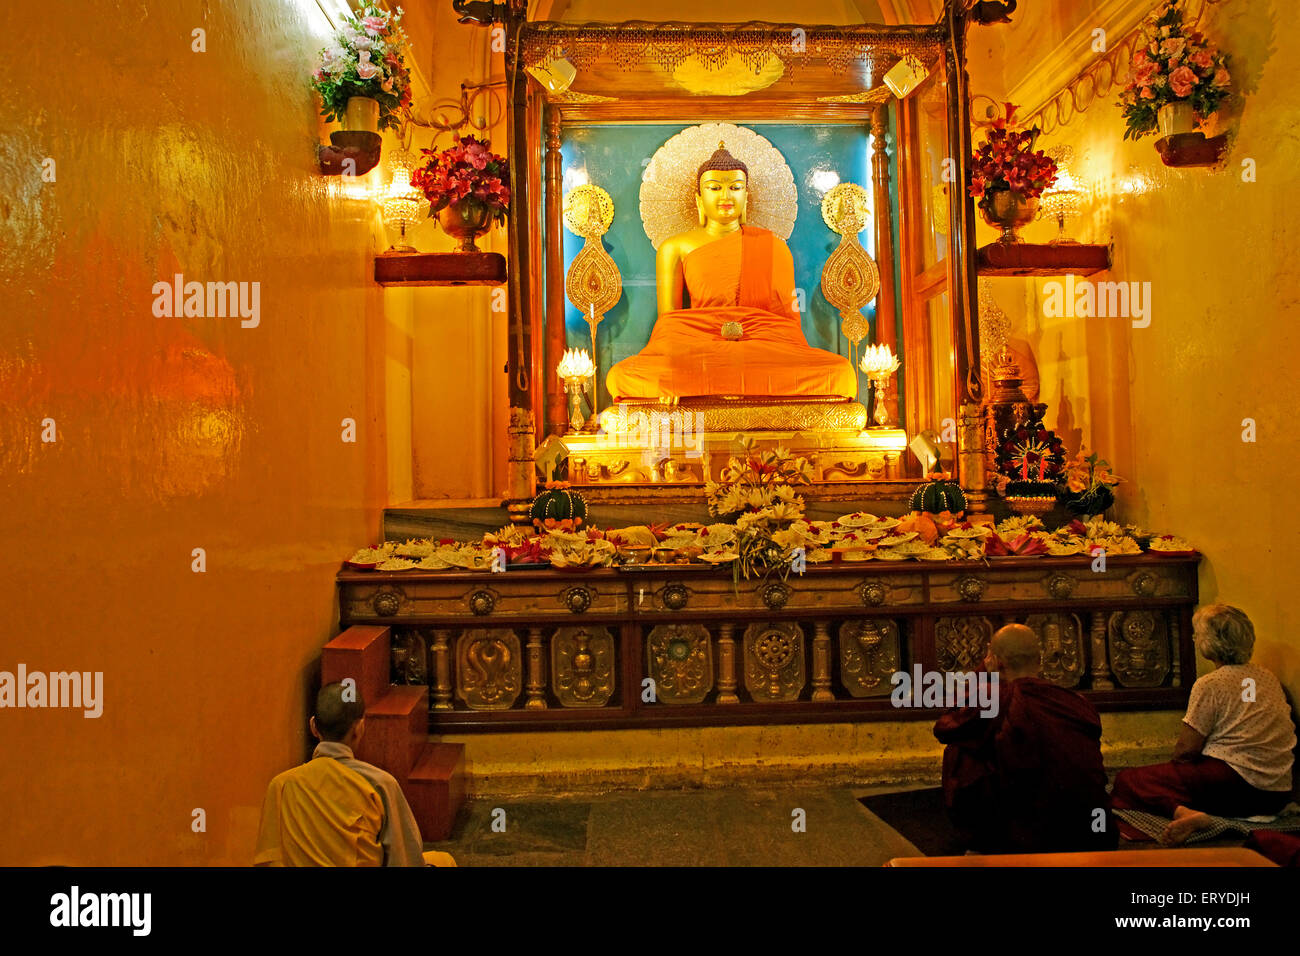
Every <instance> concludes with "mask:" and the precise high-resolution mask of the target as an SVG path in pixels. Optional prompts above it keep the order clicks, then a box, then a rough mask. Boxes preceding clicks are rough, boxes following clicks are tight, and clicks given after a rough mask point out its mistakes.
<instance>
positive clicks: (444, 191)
mask: <svg viewBox="0 0 1300 956" xmlns="http://www.w3.org/2000/svg"><path fill="white" fill-rule="evenodd" d="M488 145H489V144H488V143H487V141H485V140H479V139H475V138H474V137H473V136H457V137H456V142H455V143H453V144H452V145H451V146H448V147H447V148H446V149H444V150H432V149H425V150H421V152H422V153H424V155H425V156H427V157H428V160H427V161H426V162H425V164H424V165H423V166H421V167H420V168H419V169H417V170H416V171H415V172H414V173H412V174H411V184H412V185H414V186H415V187H416V188H418V189H422V190H424V195H425V196H427V197H428V199H429V214H430V215H437V217H438V224H439V225H440V226H442V229H443V232H445V233H447V235H449V236H451V237H453V238H454V239H457V240H458V241H459V242H460V245H459V246H458V247H457V251H458V252H478V251H479V249H478V246H476V245H475V244H474V241H475V240H476V239H477V238H478V237H479V236H481V235H483V233H485V232H487V231H488V228H489V227H490V226H491V225H492V223H493V222H494V221H495V222H497V223H499V224H501V225H505V221H506V213H507V212H508V211H509V210H510V166H509V163H508V162H507V161H506V160H505V158H504V157H501V156H498V155H497V154H496V153H493V152H491V151H490V150H489V149H488Z"/></svg>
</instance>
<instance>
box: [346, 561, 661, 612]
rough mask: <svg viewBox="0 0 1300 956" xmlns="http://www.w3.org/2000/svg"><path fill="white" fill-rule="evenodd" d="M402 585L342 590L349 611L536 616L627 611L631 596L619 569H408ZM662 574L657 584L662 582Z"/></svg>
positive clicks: (366, 585)
mask: <svg viewBox="0 0 1300 956" xmlns="http://www.w3.org/2000/svg"><path fill="white" fill-rule="evenodd" d="M403 573H404V574H406V575H410V576H409V577H406V578H403V579H402V582H401V584H400V586H399V585H395V584H389V583H373V584H372V583H361V582H351V581H350V582H347V583H346V584H343V585H342V586H341V588H340V592H339V600H340V602H341V606H342V609H343V611H344V615H345V617H349V618H353V619H364V618H371V619H373V618H377V617H378V618H390V617H391V618H397V619H399V620H400V619H402V618H409V617H417V616H419V617H424V616H446V617H453V616H458V617H471V616H473V617H483V618H488V619H495V618H502V617H504V618H515V619H523V618H527V619H531V618H536V617H538V616H542V617H553V618H563V617H566V616H569V615H572V614H622V613H624V612H625V611H626V610H627V596H626V592H625V590H624V586H623V582H622V580H620V579H619V577H618V575H617V572H607V573H604V574H601V573H589V574H588V576H587V577H586V578H585V579H581V580H566V579H564V578H561V577H558V576H554V577H545V576H541V575H535V576H534V575H528V574H526V573H522V572H514V571H505V572H500V573H492V572H490V571H480V572H478V573H476V574H475V575H474V578H473V579H472V580H470V581H466V580H465V579H464V578H463V577H461V578H460V579H459V580H457V579H453V578H446V579H442V580H440V579H439V578H437V577H436V576H430V577H422V578H416V577H414V575H415V574H417V573H418V572H414V571H406V572H403ZM662 584H663V582H662V580H661V581H659V582H658V583H657V586H662Z"/></svg>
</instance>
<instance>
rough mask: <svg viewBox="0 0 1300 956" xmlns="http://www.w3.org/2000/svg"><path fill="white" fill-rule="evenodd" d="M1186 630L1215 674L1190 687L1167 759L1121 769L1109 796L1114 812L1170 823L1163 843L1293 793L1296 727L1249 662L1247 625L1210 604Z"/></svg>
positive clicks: (1274, 685)
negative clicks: (1153, 816)
mask: <svg viewBox="0 0 1300 956" xmlns="http://www.w3.org/2000/svg"><path fill="white" fill-rule="evenodd" d="M1192 630H1193V640H1194V641H1195V643H1196V649H1197V650H1198V651H1199V652H1200V653H1201V656H1202V657H1204V658H1205V659H1206V660H1208V661H1210V662H1211V663H1212V664H1213V665H1214V670H1213V671H1212V672H1210V673H1209V674H1206V675H1205V676H1204V677H1202V678H1200V679H1199V680H1198V681H1197V682H1196V683H1195V684H1193V685H1192V693H1191V697H1190V699H1189V700H1188V702H1187V716H1185V717H1184V718H1183V727H1182V733H1181V734H1180V735H1179V737H1178V742H1177V743H1176V744H1174V758H1173V761H1172V762H1170V763H1162V764H1156V765H1154V766H1150V767H1134V768H1132V769H1129V770H1121V771H1120V772H1119V774H1118V775H1117V776H1116V777H1115V787H1114V791H1113V793H1112V794H1111V800H1112V805H1113V807H1114V809H1116V810H1146V811H1149V812H1152V813H1159V814H1161V815H1163V816H1168V817H1172V818H1173V821H1172V822H1171V823H1170V824H1169V826H1168V827H1167V828H1166V829H1165V831H1164V833H1163V834H1162V835H1161V838H1160V841H1161V842H1162V843H1169V844H1173V843H1182V842H1184V841H1186V840H1187V838H1188V837H1190V836H1191V835H1192V834H1193V833H1195V832H1196V831H1197V830H1201V829H1204V828H1205V827H1207V826H1209V825H1210V823H1211V822H1212V821H1211V818H1210V814H1214V815H1216V816H1229V817H1245V816H1255V815H1265V814H1273V813H1277V812H1278V811H1279V810H1281V809H1282V808H1283V807H1284V806H1286V804H1287V803H1288V801H1289V799H1290V795H1291V764H1292V759H1293V754H1292V750H1293V748H1294V747H1295V745H1296V735H1295V724H1294V722H1293V721H1292V719H1291V707H1290V705H1289V704H1288V703H1287V699H1286V695H1285V694H1284V693H1283V692H1282V684H1281V682H1279V681H1278V679H1277V678H1276V677H1275V676H1274V675H1273V674H1272V672H1270V671H1267V670H1265V669H1264V668H1262V667H1258V666H1256V665H1254V664H1251V663H1250V655H1251V651H1252V650H1253V649H1254V646H1255V628H1254V626H1253V625H1252V624H1251V623H1250V618H1248V617H1246V615H1245V614H1244V613H1243V612H1242V611H1241V610H1239V609H1238V608H1235V607H1231V606H1229V605H1227V604H1209V605H1206V606H1204V607H1201V608H1200V609H1198V610H1197V612H1196V614H1195V615H1194V616H1193V617H1192ZM1119 826H1120V832H1121V833H1122V834H1123V835H1124V836H1125V837H1127V838H1129V839H1136V840H1143V839H1146V837H1145V836H1144V835H1143V834H1142V833H1141V832H1139V831H1137V830H1135V829H1133V828H1132V827H1131V826H1129V825H1128V824H1126V823H1123V822H1121V823H1120V825H1119Z"/></svg>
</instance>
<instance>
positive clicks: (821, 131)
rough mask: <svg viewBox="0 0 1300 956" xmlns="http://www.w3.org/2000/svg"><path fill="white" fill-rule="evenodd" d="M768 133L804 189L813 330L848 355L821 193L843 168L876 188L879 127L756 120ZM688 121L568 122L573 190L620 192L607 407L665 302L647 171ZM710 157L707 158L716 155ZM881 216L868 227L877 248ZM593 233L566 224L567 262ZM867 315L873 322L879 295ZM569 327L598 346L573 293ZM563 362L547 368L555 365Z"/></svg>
mask: <svg viewBox="0 0 1300 956" xmlns="http://www.w3.org/2000/svg"><path fill="white" fill-rule="evenodd" d="M747 125H750V127H751V128H752V129H753V130H754V131H755V132H757V133H759V134H760V135H762V136H765V137H766V138H767V139H768V140H769V141H770V142H771V143H772V145H773V146H775V147H776V148H777V149H779V150H780V151H781V153H782V155H784V156H785V161H786V163H787V164H788V165H789V166H790V170H791V172H793V173H794V181H795V186H796V188H797V189H798V194H799V207H798V216H797V217H796V219H795V225H794V232H793V233H791V235H790V238H789V239H788V240H787V243H788V244H789V246H790V252H791V255H793V257H794V274H795V283H796V285H797V287H798V288H800V289H802V290H803V292H804V297H803V298H804V303H805V304H806V308H805V309H804V310H803V332H804V336H805V337H806V338H807V339H808V344H809V345H812V346H814V347H815V348H820V349H826V350H827V351H830V352H836V353H838V354H840V355H844V356H846V357H847V356H848V354H849V343H848V340H847V339H845V338H844V336H843V335H841V334H840V317H839V313H837V312H836V311H835V309H834V308H833V307H832V306H831V304H830V303H829V302H827V301H826V299H825V297H824V296H823V295H822V293H821V271H822V267H823V266H824V265H825V264H826V259H827V257H828V256H829V255H830V254H831V253H832V252H833V251H834V250H835V247H836V245H838V243H839V238H840V237H839V236H838V235H836V234H835V233H833V232H831V230H830V229H828V228H827V226H826V223H825V222H823V221H822V216H821V200H822V196H823V195H824V193H825V190H826V189H827V188H828V186H829V185H832V184H833V183H834V182H835V181H836V180H835V179H834V177H833V176H831V175H830V174H831V173H834V174H835V175H837V176H838V177H839V180H838V181H840V182H855V183H858V184H860V185H862V186H863V187H865V188H866V189H867V191H868V192H871V191H872V185H871V178H870V177H871V172H870V170H871V164H870V136H869V134H868V131H867V129H866V128H865V127H864V126H854V125H844V124H824V125H798V126H796V125H784V124H770V125H769V124H758V123H756V124H747ZM686 126H687V124H680V125H652V126H645V125H626V126H621V125H593V126H566V127H565V130H564V146H563V148H562V155H563V164H564V190H565V192H568V191H569V190H570V189H572V188H573V187H574V186H575V185H578V184H579V183H581V182H590V183H593V184H594V185H597V186H600V187H601V188H602V189H604V190H606V191H607V192H608V193H609V194H610V196H611V197H612V198H613V200H614V224H613V225H612V226H611V227H610V230H609V232H607V233H606V234H605V236H604V245H605V250H606V251H607V252H608V253H609V254H610V256H611V257H612V258H613V259H614V262H615V263H617V264H618V269H619V272H621V273H622V275H623V297H622V298H621V299H620V300H619V301H618V304H617V305H615V306H614V308H612V309H611V310H610V311H609V312H608V313H606V315H605V318H604V320H603V321H602V322H601V323H600V330H599V333H598V338H597V351H598V361H599V364H600V402H601V407H602V408H604V407H607V406H608V404H609V394H608V392H607V391H606V389H605V381H604V379H605V373H606V372H608V371H609V369H610V367H611V366H612V365H613V364H614V363H615V362H618V361H621V360H622V359H625V358H627V357H628V356H629V355H634V354H636V353H637V352H639V351H640V350H641V349H642V348H644V347H645V344H646V343H647V342H648V341H649V340H650V332H651V329H652V328H653V327H654V321H655V317H656V315H657V312H658V310H657V308H656V305H655V250H654V247H653V246H651V245H650V240H649V238H648V237H647V236H646V234H645V229H644V228H643V227H642V225H641V201H640V192H641V175H642V173H643V172H644V170H645V167H646V165H647V164H648V163H649V162H650V157H651V156H653V155H654V153H655V151H656V150H657V149H659V147H660V146H662V145H663V144H664V143H665V142H667V141H668V140H669V139H670V138H671V137H673V136H675V135H676V134H677V133H679V132H681V131H682V130H683V129H686ZM707 158H708V157H707V156H701V157H700V162H703V161H704V160H705V159H707ZM873 230H874V223H873V224H871V225H869V226H868V228H867V229H866V230H865V231H864V232H863V233H861V234H860V236H859V239H860V241H861V242H862V243H863V245H864V246H865V247H866V249H867V251H868V252H872V253H873V254H874V245H875V242H874V234H873ZM582 243H583V240H582V239H581V238H580V237H578V236H575V235H574V234H573V233H571V232H569V231H568V230H567V229H565V230H564V267H565V271H566V274H567V271H568V268H569V264H570V263H571V262H572V261H573V258H574V256H576V255H577V254H578V251H579V250H580V249H581V248H582ZM864 314H865V315H866V316H867V318H868V319H870V320H871V321H872V322H873V324H874V321H875V304H874V303H872V304H871V305H869V306H867V308H866V309H865V310H864ZM565 333H566V337H567V340H568V345H569V347H570V348H584V347H585V348H590V343H591V336H590V332H589V330H588V326H587V323H586V321H585V320H584V319H583V317H582V315H581V314H580V313H579V311H578V309H577V308H576V307H575V306H574V305H573V304H572V303H570V302H568V300H567V299H566V300H565ZM554 372H555V370H554V368H553V367H552V368H549V369H547V374H554ZM858 379H859V383H858V388H859V392H858V394H859V396H861V397H862V398H864V399H865V398H866V397H867V395H868V390H867V389H868V385H867V381H866V377H865V376H863V375H862V373H861V372H859V373H858Z"/></svg>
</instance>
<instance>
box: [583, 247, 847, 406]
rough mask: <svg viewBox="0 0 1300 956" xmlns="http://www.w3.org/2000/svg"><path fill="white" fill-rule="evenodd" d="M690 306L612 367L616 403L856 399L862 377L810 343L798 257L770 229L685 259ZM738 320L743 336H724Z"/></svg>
mask: <svg viewBox="0 0 1300 956" xmlns="http://www.w3.org/2000/svg"><path fill="white" fill-rule="evenodd" d="M682 273H683V278H684V279H685V281H686V288H687V291H688V292H689V293H690V302H691V307H690V308H688V309H678V310H677V311H674V312H666V313H664V314H663V315H661V316H659V318H658V320H657V321H656V322H655V327H654V331H653V332H652V333H651V335H650V342H649V343H648V344H647V345H646V347H645V348H644V349H642V350H641V351H640V352H639V353H637V354H636V355H633V356H631V357H630V358H625V359H623V361H621V362H619V363H618V364H617V365H615V366H614V367H613V368H611V369H610V370H609V375H608V377H606V379H605V384H606V385H607V386H608V388H609V394H610V396H611V397H612V398H613V399H614V401H616V402H617V401H621V400H623V399H628V398H642V399H654V398H658V397H659V396H661V395H674V396H676V397H679V398H689V397H692V396H701V395H714V396H724V395H726V396H730V395H744V396H764V397H778V396H789V397H798V398H836V399H844V398H854V397H855V396H856V395H857V393H858V381H857V375H856V373H855V372H854V371H853V366H852V365H851V364H850V363H849V360H848V359H846V358H844V356H842V355H836V354H834V353H833V352H827V351H824V350H822V349H815V348H813V347H812V346H810V345H809V344H808V341H807V340H806V339H805V338H804V337H803V329H802V328H801V327H800V325H799V310H798V306H796V305H795V301H794V260H793V259H792V258H791V256H790V249H789V247H788V246H786V244H785V243H784V242H782V241H781V240H780V239H778V238H777V237H776V236H775V235H773V234H772V233H770V232H768V231H767V230H766V229H759V228H757V227H754V226H744V227H742V228H741V229H740V230H737V231H736V232H733V233H729V234H728V235H726V236H724V237H723V238H721V239H716V240H714V241H713V242H710V243H709V244H708V245H704V246H701V247H700V248H698V249H696V250H695V251H694V252H691V253H689V254H688V255H687V256H686V258H685V259H684V260H683V261H682ZM728 321H733V322H739V323H740V324H741V326H742V329H743V334H742V336H741V338H740V339H738V340H735V341H729V340H727V339H724V338H723V337H722V324H723V323H724V322H728Z"/></svg>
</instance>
